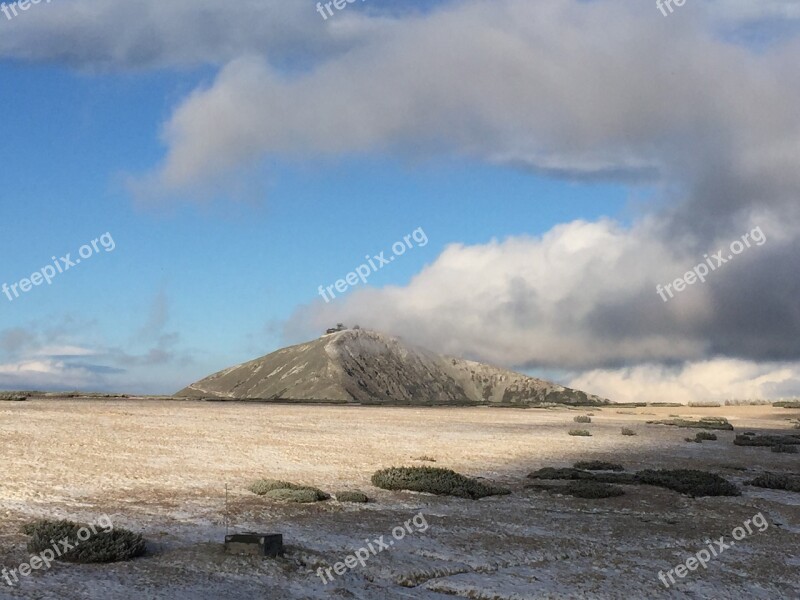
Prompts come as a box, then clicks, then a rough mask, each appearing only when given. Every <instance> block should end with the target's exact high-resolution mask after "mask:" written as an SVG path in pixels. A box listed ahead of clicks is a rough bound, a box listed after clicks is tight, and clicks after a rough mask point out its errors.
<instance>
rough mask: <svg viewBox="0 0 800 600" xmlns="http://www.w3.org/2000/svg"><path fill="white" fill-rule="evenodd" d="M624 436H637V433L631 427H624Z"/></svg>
mask: <svg viewBox="0 0 800 600" xmlns="http://www.w3.org/2000/svg"><path fill="white" fill-rule="evenodd" d="M622 435H636V432H635V431H634V430H633V429H631V428H630V427H623V428H622Z"/></svg>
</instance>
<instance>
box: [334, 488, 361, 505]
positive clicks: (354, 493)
mask: <svg viewBox="0 0 800 600" xmlns="http://www.w3.org/2000/svg"><path fill="white" fill-rule="evenodd" d="M336 500H337V501H339V502H358V503H362V504H365V503H367V502H369V497H367V495H366V494H365V493H364V492H362V491H361V490H348V491H345V492H339V493H338V494H336Z"/></svg>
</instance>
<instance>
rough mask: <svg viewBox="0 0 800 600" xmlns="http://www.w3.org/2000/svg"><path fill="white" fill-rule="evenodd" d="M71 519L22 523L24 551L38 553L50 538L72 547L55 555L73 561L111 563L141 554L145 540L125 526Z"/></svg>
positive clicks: (50, 544) (51, 543)
mask: <svg viewBox="0 0 800 600" xmlns="http://www.w3.org/2000/svg"><path fill="white" fill-rule="evenodd" d="M91 527H92V526H90V525H84V524H81V523H74V522H72V521H51V520H47V519H45V520H39V521H34V522H33V523H28V524H26V525H25V526H23V528H22V531H23V533H25V534H26V535H29V536H30V538H31V539H30V540H29V541H28V545H27V548H28V552H30V553H31V554H39V553H40V552H43V551H44V550H47V549H48V548H50V549H52V547H53V541H54V540H55V541H56V542H58V541H61V540H69V541H70V542H71V543H72V544H74V548H72V549H68V550H66V551H65V552H63V553H62V554H61V556H59V557H58V558H57V560H63V561H65V562H73V563H112V562H118V561H123V560H130V559H132V558H136V557H137V556H142V555H143V554H144V553H145V551H146V549H147V542H146V541H145V540H144V538H143V537H142V536H141V535H140V534H138V533H133V532H132V531H129V530H127V529H122V528H114V529H99V530H98V528H97V527H96V526H95V528H94V531H92V529H91ZM82 529H86V530H88V531H89V532H90V533H91V535H90V536H89V537H88V538H87V539H85V540H84V539H82V538H83V537H84V536H80V537H79V536H78V533H79V532H80V531H81V530H82Z"/></svg>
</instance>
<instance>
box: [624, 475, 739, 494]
mask: <svg viewBox="0 0 800 600" xmlns="http://www.w3.org/2000/svg"><path fill="white" fill-rule="evenodd" d="M636 478H637V479H638V481H639V483H641V484H643V485H655V486H658V487H663V488H667V489H669V490H674V491H676V492H680V493H681V494H686V495H688V496H691V497H693V498H697V497H701V496H740V495H741V492H740V491H739V489H738V488H737V487H736V486H735V485H733V484H732V483H731V482H730V481H728V480H727V479H725V478H723V477H720V476H719V475H717V474H716V473H708V472H706V471H697V470H694V469H674V470H668V469H659V470H653V469H646V470H644V471H639V472H638V473H637V474H636Z"/></svg>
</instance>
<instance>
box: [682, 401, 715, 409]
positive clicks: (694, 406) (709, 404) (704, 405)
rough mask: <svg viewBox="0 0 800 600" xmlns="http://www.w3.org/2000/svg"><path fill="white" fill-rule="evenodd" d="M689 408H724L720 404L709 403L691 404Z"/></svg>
mask: <svg viewBox="0 0 800 600" xmlns="http://www.w3.org/2000/svg"><path fill="white" fill-rule="evenodd" d="M689 406H691V407H692V408H719V407H720V406H722V405H721V404H720V403H719V402H714V401H708V402H703V401H701V402H689Z"/></svg>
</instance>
